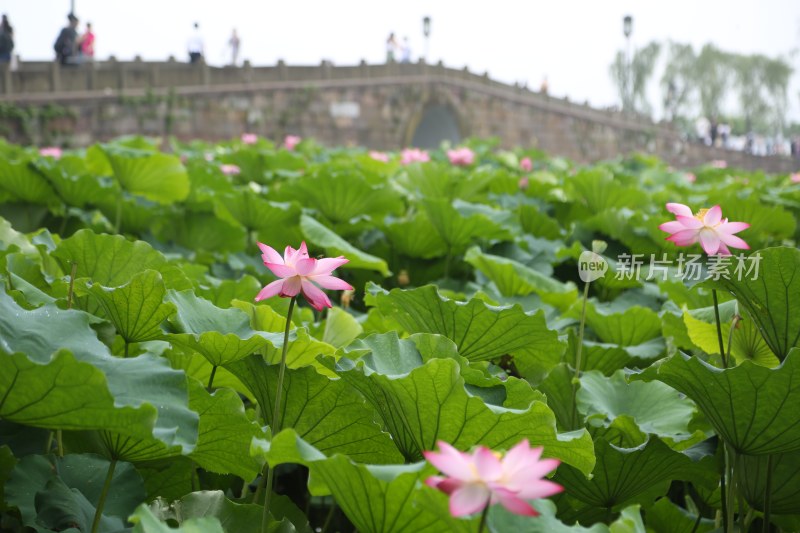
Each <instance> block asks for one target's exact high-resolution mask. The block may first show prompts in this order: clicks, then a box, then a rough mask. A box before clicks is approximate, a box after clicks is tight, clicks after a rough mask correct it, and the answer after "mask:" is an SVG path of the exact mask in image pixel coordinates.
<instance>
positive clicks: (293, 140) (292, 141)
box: [283, 135, 303, 152]
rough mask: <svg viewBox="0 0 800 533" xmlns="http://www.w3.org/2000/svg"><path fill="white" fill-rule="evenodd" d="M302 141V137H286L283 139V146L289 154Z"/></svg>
mask: <svg viewBox="0 0 800 533" xmlns="http://www.w3.org/2000/svg"><path fill="white" fill-rule="evenodd" d="M302 140H303V139H302V137H298V136H297V135H287V136H286V138H284V139H283V146H284V147H285V148H286V149H287V150H289V151H290V152H291V151H292V150H294V148H295V146H297V145H298V144H300V141H302Z"/></svg>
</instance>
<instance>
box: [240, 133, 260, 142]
mask: <svg viewBox="0 0 800 533" xmlns="http://www.w3.org/2000/svg"><path fill="white" fill-rule="evenodd" d="M242 142H243V143H244V144H255V143H257V142H258V135H257V134H255V133H242Z"/></svg>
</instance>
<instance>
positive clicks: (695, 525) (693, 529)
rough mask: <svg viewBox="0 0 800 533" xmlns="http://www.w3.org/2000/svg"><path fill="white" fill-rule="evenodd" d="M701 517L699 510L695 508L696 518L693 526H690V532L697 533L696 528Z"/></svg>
mask: <svg viewBox="0 0 800 533" xmlns="http://www.w3.org/2000/svg"><path fill="white" fill-rule="evenodd" d="M702 519H703V515H702V514H700V510H699V509H698V510H697V520H695V521H694V527H693V528H692V533H697V528H698V527H700V521H701V520H702Z"/></svg>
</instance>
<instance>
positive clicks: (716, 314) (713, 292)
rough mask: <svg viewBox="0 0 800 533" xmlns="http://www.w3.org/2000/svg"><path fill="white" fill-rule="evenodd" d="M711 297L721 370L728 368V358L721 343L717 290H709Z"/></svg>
mask: <svg viewBox="0 0 800 533" xmlns="http://www.w3.org/2000/svg"><path fill="white" fill-rule="evenodd" d="M711 297H712V298H713V299H714V318H715V319H716V322H717V339H718V340H719V356H720V357H722V368H728V358H727V357H726V356H725V343H724V342H722V323H721V322H720V320H719V302H718V300H717V290H716V289H711Z"/></svg>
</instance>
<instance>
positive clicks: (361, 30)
mask: <svg viewBox="0 0 800 533" xmlns="http://www.w3.org/2000/svg"><path fill="white" fill-rule="evenodd" d="M74 1H75V11H76V14H77V15H78V16H79V17H80V19H81V28H83V23H84V22H86V21H90V22H92V24H93V26H94V30H95V33H96V36H97V41H96V50H97V55H98V56H99V57H100V58H105V57H107V56H109V55H112V54H113V55H115V56H116V57H117V58H118V59H123V60H127V59H132V58H133V57H134V56H135V55H137V54H139V55H141V56H142V57H143V58H144V59H157V60H164V59H166V58H167V57H168V56H169V55H174V56H175V57H176V58H178V59H179V60H185V57H186V40H187V38H188V36H189V33H190V30H191V27H192V23H193V22H195V21H197V22H199V23H200V27H201V30H202V33H203V35H204V39H205V44H206V54H207V60H208V62H209V63H211V64H219V63H222V62H223V60H224V58H226V57H227V55H226V54H225V48H226V46H225V45H226V42H227V39H228V37H229V35H230V32H231V30H232V28H234V27H235V28H237V29H238V31H239V34H240V36H241V39H242V46H241V57H243V58H247V59H250V60H251V62H253V63H254V64H256V65H271V64H274V63H275V62H277V60H278V59H284V60H285V61H286V62H287V63H289V64H318V63H319V62H320V60H321V59H330V60H332V61H333V62H334V63H335V64H340V65H344V64H355V63H357V62H358V61H360V60H361V59H362V58H363V59H366V60H367V61H368V62H370V63H372V62H381V61H383V60H384V57H385V51H384V44H385V40H386V37H387V35H388V33H389V32H390V31H394V32H395V33H396V34H397V35H398V36H400V37H402V36H408V37H409V40H410V42H411V46H412V50H413V56H414V58H415V59H416V57H418V56H419V55H420V54H421V53H423V51H424V38H423V35H422V18H423V17H424V16H425V15H428V16H430V17H431V19H432V25H431V37H430V54H429V55H430V57H431V59H432V60H433V61H438V60H439V59H441V60H442V61H444V63H445V64H446V65H448V66H451V67H455V68H462V67H464V66H468V67H469V68H470V70H472V71H475V72H479V73H482V72H484V71H488V72H489V75H490V76H491V77H492V78H495V79H498V80H501V81H506V82H514V81H519V82H527V83H528V85H529V86H531V87H539V84H540V83H541V81H542V78H543V77H544V76H547V78H548V83H549V87H550V92H551V94H555V95H558V96H563V95H568V96H569V97H570V99H572V100H577V101H584V100H589V101H590V103H591V104H592V105H595V106H608V105H614V104H616V103H617V96H616V93H615V89H614V87H613V85H612V83H611V81H610V77H609V74H608V65H609V64H610V63H611V61H612V60H613V57H614V54H615V52H616V51H617V50H619V49H621V48H623V47H624V46H625V39H624V36H623V34H622V18H623V16H624V15H626V14H630V15H632V16H633V19H634V21H633V35H632V44H633V46H634V47H635V46H643V45H645V44H647V43H648V42H650V41H652V40H657V41H666V40H667V39H672V40H674V41H678V42H688V43H692V44H693V45H694V46H695V49H696V50H699V48H700V47H701V46H702V45H703V44H704V43H706V42H713V43H714V44H716V45H717V46H719V47H720V48H722V49H725V50H729V51H734V52H741V53H756V52H758V53H763V54H766V55H770V56H778V55H784V56H787V57H789V54H790V53H791V52H792V51H793V50H795V49H798V48H800V0H758V1H757V2H756V1H743V0H727V1H726V0H663V1H657V0H638V1H636V0H550V1H547V2H542V1H535V0H527V1H525V0H516V1H513V0H493V1H491V2H474V1H473V2H467V1H464V0H461V1H455V0H426V1H422V0H401V1H394V2H386V1H382V0H372V1H366V0H360V1H356V0H297V1H292V0H285V1H282V2H274V1H267V0H260V1H258V0H224V1H219V0H215V1H212V0H127V1H122V0H74ZM0 6H1V7H0V9H1V10H2V11H3V12H4V13H7V14H8V15H9V18H10V20H11V23H12V25H13V26H14V28H15V33H16V42H17V48H16V53H19V54H20V55H21V56H22V58H23V60H25V59H50V58H51V57H52V56H53V50H52V46H53V42H54V41H55V38H56V36H57V34H58V31H59V29H60V28H61V27H62V26H63V25H64V23H65V21H66V14H67V13H68V11H69V6H70V0H4V1H2V2H0ZM663 55H664V54H663V53H662V56H663ZM790 61H791V64H792V66H793V67H794V68H795V70H796V71H800V54H794V55H793V56H791V57H790ZM799 79H800V74H795V75H794V79H793V82H792V87H791V91H790V95H789V100H790V114H791V117H792V119H793V120H800V97H798V93H799V92H800V83H798V80H799ZM653 85H655V83H654V84H653ZM651 93H652V96H651V100H652V103H653V104H654V107H655V108H656V109H658V108H659V107H660V106H659V105H658V104H659V101H660V100H658V101H657V100H656V98H658V97H659V95H658V93H656V92H655V87H653V89H652V90H651Z"/></svg>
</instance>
